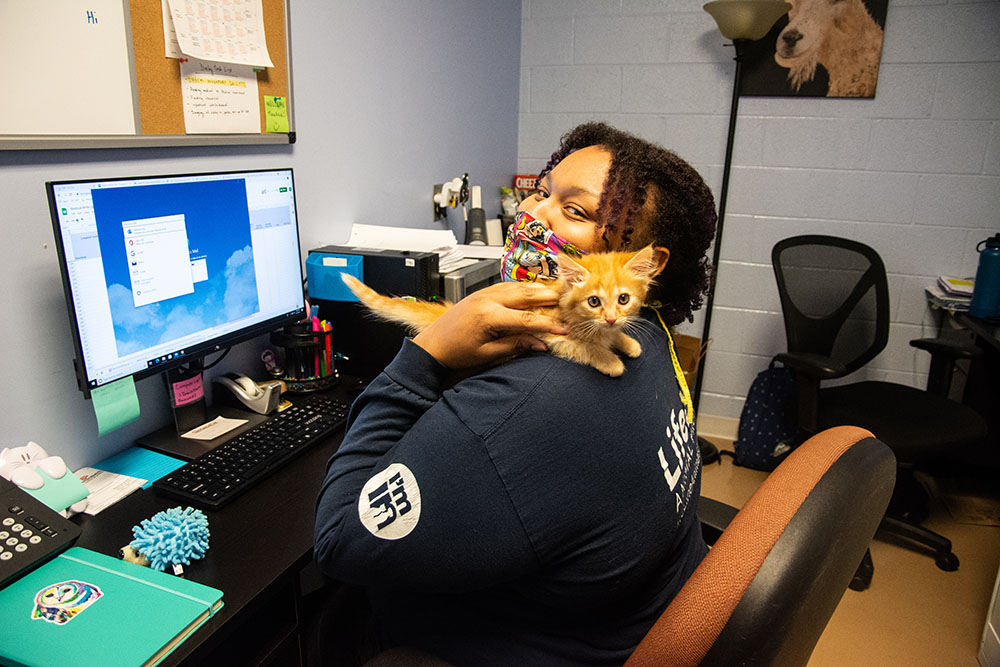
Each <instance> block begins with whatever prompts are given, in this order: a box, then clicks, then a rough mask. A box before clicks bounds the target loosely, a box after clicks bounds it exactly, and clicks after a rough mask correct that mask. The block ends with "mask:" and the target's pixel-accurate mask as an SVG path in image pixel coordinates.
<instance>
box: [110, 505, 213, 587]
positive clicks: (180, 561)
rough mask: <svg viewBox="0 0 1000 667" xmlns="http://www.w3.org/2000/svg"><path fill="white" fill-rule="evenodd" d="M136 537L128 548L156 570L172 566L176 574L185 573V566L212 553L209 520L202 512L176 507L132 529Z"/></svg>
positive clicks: (144, 520)
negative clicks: (209, 541)
mask: <svg viewBox="0 0 1000 667" xmlns="http://www.w3.org/2000/svg"><path fill="white" fill-rule="evenodd" d="M132 535H133V536H134V537H135V539H134V540H132V542H131V543H130V544H129V545H128V547H129V548H131V551H132V552H133V553H134V556H141V557H143V558H144V559H145V560H146V561H148V564H149V566H150V567H151V568H153V569H154V570H159V571H160V572H162V571H163V570H165V569H166V568H167V567H168V566H170V567H171V568H172V569H173V571H174V574H181V573H182V572H183V571H184V570H183V568H182V567H181V566H182V565H190V564H191V561H192V560H198V559H199V558H201V557H203V556H204V555H205V551H207V550H208V518H207V517H206V516H205V514H204V512H202V511H201V510H196V509H193V508H191V507H185V508H184V509H181V508H180V507H173V508H171V509H168V510H164V511H163V512H157V513H156V514H154V515H153V516H152V517H150V518H149V519H143V521H142V524H141V525H138V526H133V527H132ZM123 551H124V550H123ZM127 560H133V558H127Z"/></svg>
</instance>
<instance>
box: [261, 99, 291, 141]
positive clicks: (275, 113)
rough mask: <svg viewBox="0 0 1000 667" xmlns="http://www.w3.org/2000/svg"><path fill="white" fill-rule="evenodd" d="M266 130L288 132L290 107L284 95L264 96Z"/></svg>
mask: <svg viewBox="0 0 1000 667" xmlns="http://www.w3.org/2000/svg"><path fill="white" fill-rule="evenodd" d="M264 118H265V120H264V131H265V132H288V107H287V106H286V105H285V98H284V97H275V96H273V95H265V96H264Z"/></svg>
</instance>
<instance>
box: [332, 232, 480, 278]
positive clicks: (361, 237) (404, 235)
mask: <svg viewBox="0 0 1000 667" xmlns="http://www.w3.org/2000/svg"><path fill="white" fill-rule="evenodd" d="M343 245H348V246H351V247H353V248H374V249H377V250H412V251H416V252H436V253H437V254H438V270H439V271H441V273H448V272H449V271H454V270H455V269H459V268H461V267H463V266H468V265H469V264H472V263H474V262H475V260H474V259H467V258H466V257H465V256H464V255H463V254H462V252H461V251H460V250H459V247H458V240H457V239H456V238H455V234H454V232H452V231H451V230H450V229H410V228H408V227H383V226H381V225H359V224H355V225H354V226H353V227H351V236H350V238H348V239H347V243H345V244H343Z"/></svg>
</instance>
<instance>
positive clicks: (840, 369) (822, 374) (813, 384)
mask: <svg viewBox="0 0 1000 667" xmlns="http://www.w3.org/2000/svg"><path fill="white" fill-rule="evenodd" d="M774 358H775V360H776V361H780V362H781V363H782V364H783V365H784V366H785V368H789V369H791V371H792V373H793V374H794V375H795V382H796V384H797V385H798V388H797V390H796V397H795V398H796V403H797V404H798V410H799V412H798V419H799V426H800V427H802V428H803V429H805V430H806V432H808V433H815V432H816V431H817V430H818V428H819V383H820V380H829V379H832V378H839V377H843V376H845V375H847V368H846V367H844V365H843V364H840V363H837V362H836V361H833V360H832V359H830V358H829V357H824V356H822V355H819V354H810V353H807V352H782V353H780V354H778V355H776V356H775V357H774Z"/></svg>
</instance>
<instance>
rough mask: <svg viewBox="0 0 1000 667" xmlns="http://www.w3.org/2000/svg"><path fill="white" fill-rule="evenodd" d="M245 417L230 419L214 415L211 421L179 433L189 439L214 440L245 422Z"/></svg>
mask: <svg viewBox="0 0 1000 667" xmlns="http://www.w3.org/2000/svg"><path fill="white" fill-rule="evenodd" d="M246 423H247V420H246V419H232V418H230V417H222V416H219V417H216V418H215V419H213V420H212V421H209V422H205V423H204V424H202V425H201V426H196V427H195V428H193V429H191V430H190V431H188V432H187V433H181V437H182V438H190V439H191V440H215V439H216V438H218V437H219V436H221V435H225V434H226V433H229V432H230V431H232V430H233V429H234V428H236V427H237V426H243V424H246Z"/></svg>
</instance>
